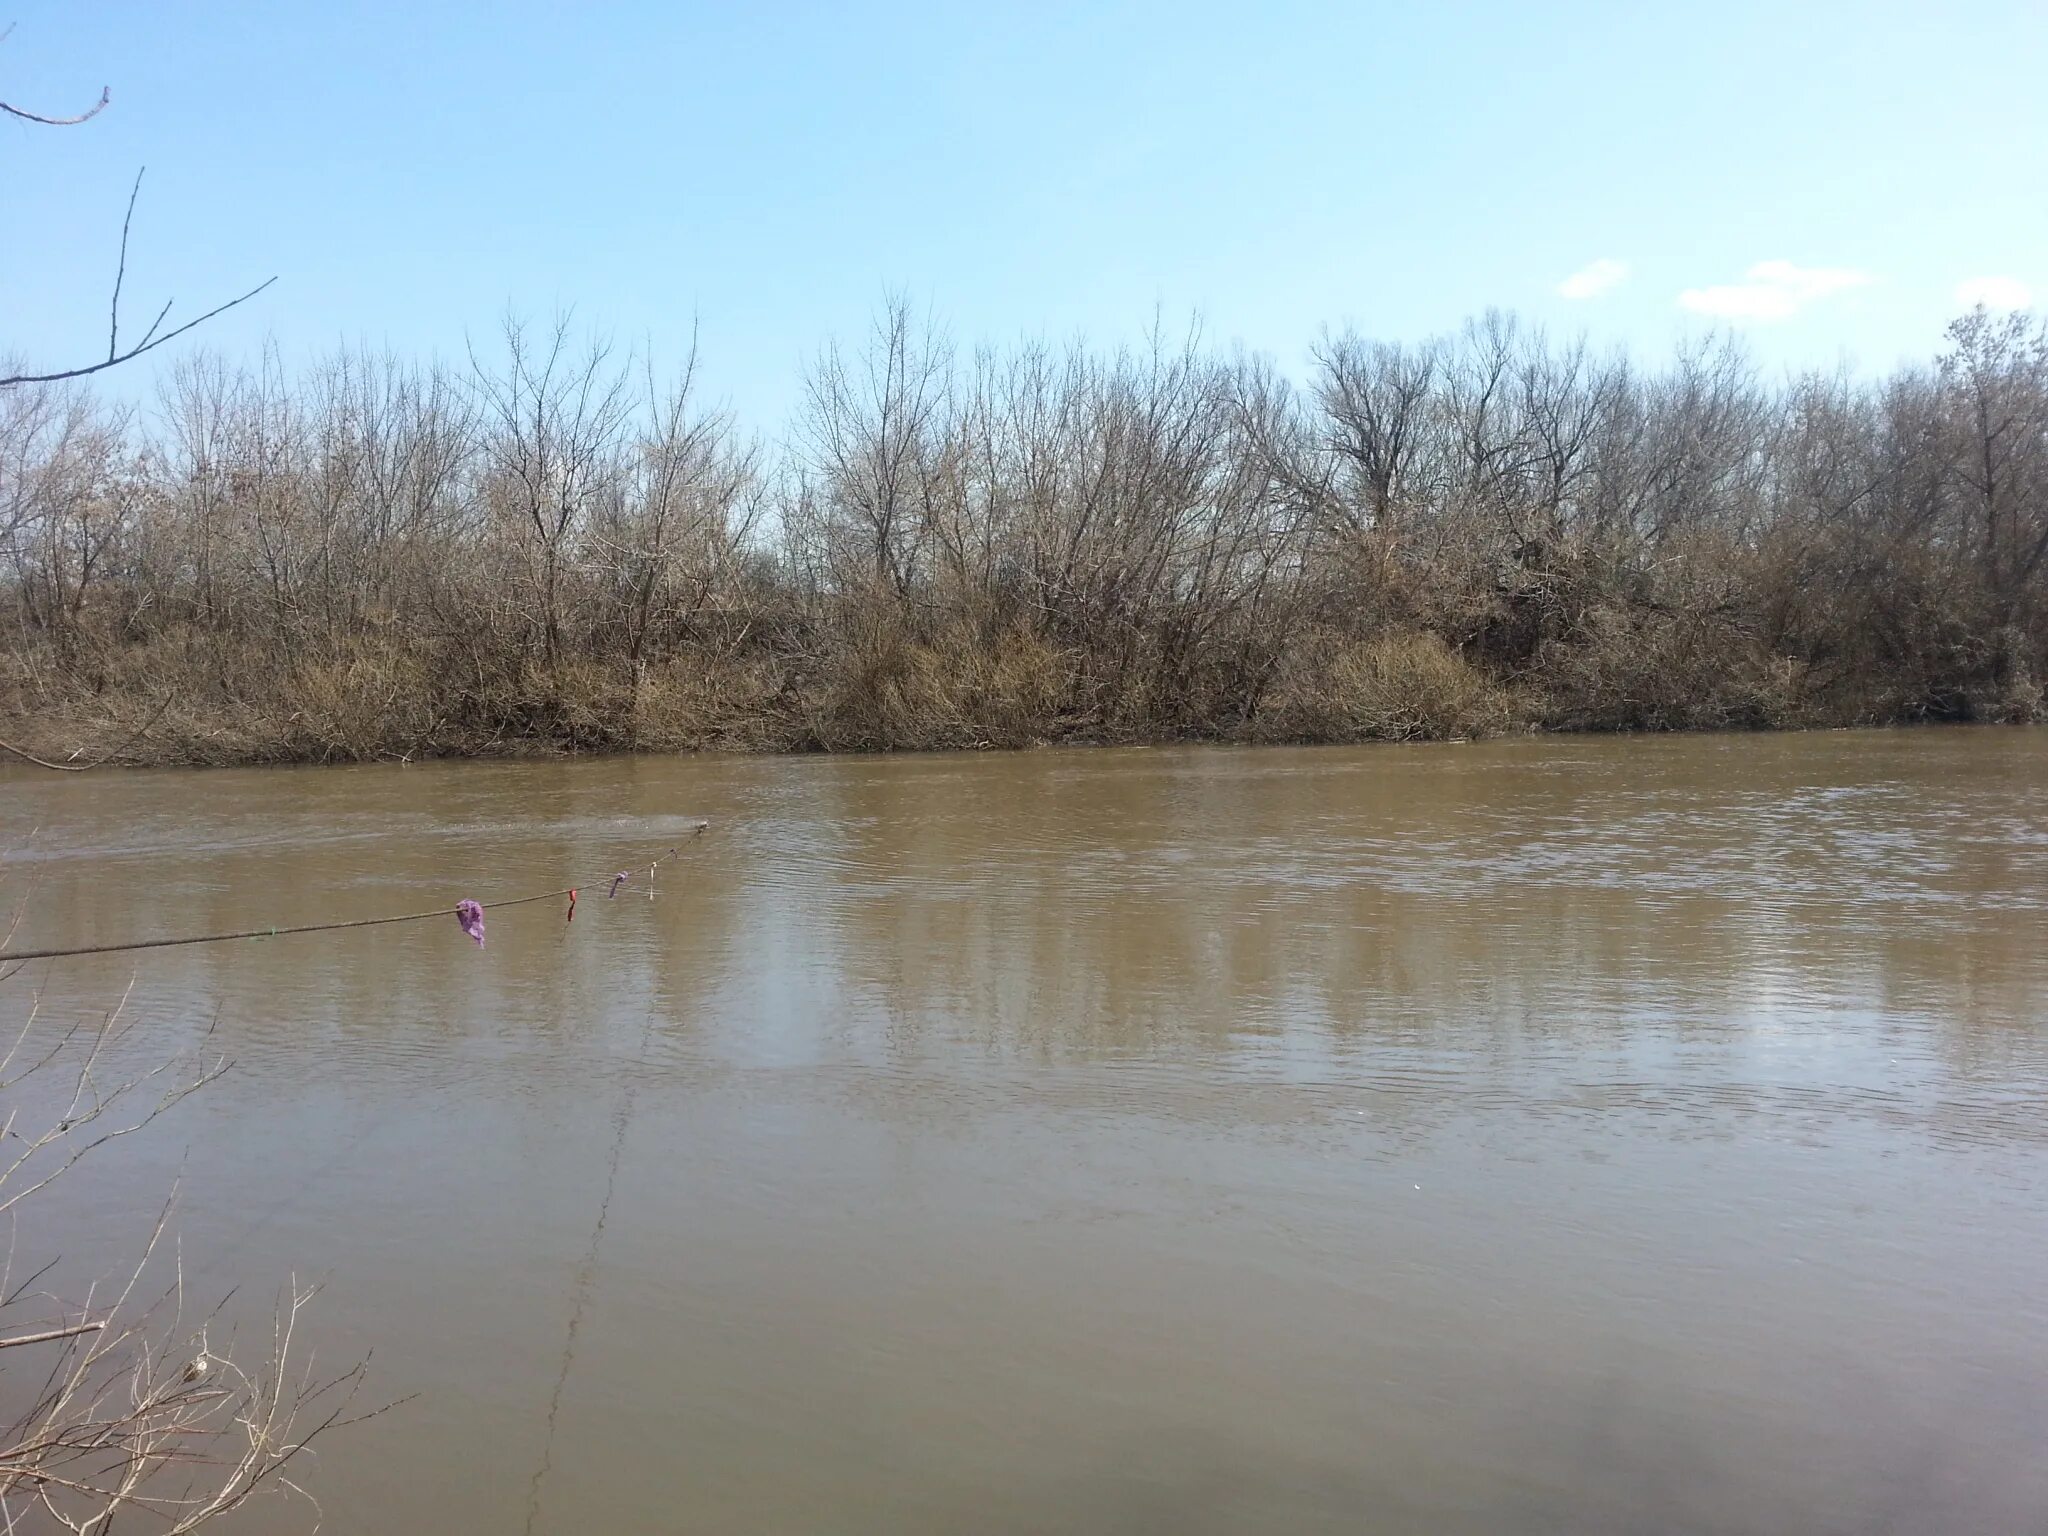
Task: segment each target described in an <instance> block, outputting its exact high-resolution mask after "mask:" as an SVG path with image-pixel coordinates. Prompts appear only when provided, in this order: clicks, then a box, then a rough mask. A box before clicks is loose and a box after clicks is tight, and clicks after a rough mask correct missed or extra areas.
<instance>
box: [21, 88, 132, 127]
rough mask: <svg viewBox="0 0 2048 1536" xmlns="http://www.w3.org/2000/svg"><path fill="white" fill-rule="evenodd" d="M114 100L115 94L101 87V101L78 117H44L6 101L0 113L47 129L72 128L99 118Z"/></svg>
mask: <svg viewBox="0 0 2048 1536" xmlns="http://www.w3.org/2000/svg"><path fill="white" fill-rule="evenodd" d="M113 99H114V93H113V92H112V91H111V90H109V89H108V88H107V87H105V86H101V87H100V99H99V100H98V101H96V102H94V103H93V104H92V105H91V106H90V107H88V108H87V109H86V110H85V111H83V112H81V113H79V114H78V116H76V117H44V116H43V115H42V114H41V113H40V112H30V111H28V110H26V109H25V108H22V107H17V106H14V105H13V104H12V103H9V102H5V101H0V112H5V113H7V114H8V115H9V116H11V117H19V118H22V119H24V120H26V121H28V122H31V123H41V124H42V125H43V126H44V127H45V128H71V127H75V126H76V125H77V124H79V123H82V122H84V121H85V120H86V119H87V118H89V117H98V116H99V115H100V113H101V112H103V111H105V110H106V105H107V103H108V102H110V101H112V100H113Z"/></svg>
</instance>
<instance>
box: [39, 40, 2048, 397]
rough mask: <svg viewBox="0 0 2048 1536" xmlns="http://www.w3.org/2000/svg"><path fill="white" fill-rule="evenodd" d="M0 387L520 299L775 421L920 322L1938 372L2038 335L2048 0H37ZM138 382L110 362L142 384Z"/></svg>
mask: <svg viewBox="0 0 2048 1536" xmlns="http://www.w3.org/2000/svg"><path fill="white" fill-rule="evenodd" d="M10 19H11V20H12V22H13V24H14V28H13V31H12V33H11V34H10V35H9V36H8V37H7V38H6V40H5V41H4V42H0V101H7V102H10V103H13V104H15V105H19V106H23V107H27V108H30V109H31V110H35V111H39V112H43V113H48V114H56V113H65V112H73V111H78V110H81V109H82V108H84V107H86V106H89V105H90V104H91V102H92V101H93V100H94V99H96V98H97V96H98V94H99V91H100V88H101V87H102V86H106V87H109V88H111V90H112V102H111V104H110V105H109V106H108V107H107V109H106V110H105V111H104V112H102V113H100V114H99V115H98V116H97V117H95V118H94V119H93V120H92V121H90V122H89V123H86V124H84V125H81V126H79V127H75V128H44V127H37V126H34V125H31V124H28V123H23V122H19V121H15V120H11V119H0V221H4V222H0V353H7V352H13V353H17V354H20V355H21V356H22V357H23V358H24V359H25V360H27V361H29V362H31V363H33V364H36V365H44V366H47V365H55V364H69V363H73V362H76V361H79V360H83V359H86V358H89V357H91V356H93V355H95V348H97V349H99V354H101V355H103V353H104V348H105V337H106V311H107V299H108V290H109V286H110V279H111V277H112V272H113V266H114V258H115V254H116V250H117V247H118V241H119V234H120V226H121V215H122V210H123V207H124V205H125V203H126V200H127V195H128V190H129V185H130V183H131V181H132V179H133V178H134V176H135V174H136V171H137V170H138V168H140V167H143V166H147V168H148V174H147V177H146V178H145V180H144V182H143V187H142V193H141V199H140V202H139V203H138V205H137V209H136V213H135V232H134V235H133V239H132V242H131V248H130V254H129V267H128V277H127V295H128V298H127V302H126V306H125V309H124V314H125V315H126V317H127V324H128V325H129V326H130V327H131V334H132V332H133V330H134V329H139V328H141V327H142V326H146V324H147V322H148V318H149V316H150V315H151V314H153V313H154V311H155V309H156V307H157V305H159V304H161V303H162V302H163V300H164V299H166V298H172V297H174V298H175V300H176V306H177V307H176V308H175V309H174V310H173V319H174V320H175V319H176V318H177V317H178V316H180V315H190V314H193V313H197V312H198V311H199V310H200V309H203V308H204V307H206V306H207V305H208V304H210V303H212V302H218V301H219V300H220V299H223V298H227V297H231V296H232V295H233V294H235V293H237V292H240V291H241V290H242V289H244V288H246V287H249V286H251V285H253V284H254V283H256V282H259V281H261V280H262V279H264V278H267V277H271V276H273V275H275V276H276V277H277V282H276V284H275V285H274V286H273V287H272V288H270V289H269V290H267V291H266V292H265V293H263V294H262V295H261V296H260V297H259V298H257V299H256V300H253V301H252V302H250V303H249V304H247V305H244V306H243V307H241V308H240V309H238V310H236V311H234V312H233V313H231V314H229V315H226V316H223V317H222V318H221V319H219V320H218V321H215V322H213V323H212V324H210V325H209V326H207V327H206V328H205V330H204V331H203V332H201V333H195V337H194V338H188V339H187V340H186V341H183V342H180V343H176V344H174V346H173V347H172V348H167V349H165V351H164V352H160V353H158V354H156V356H157V358H159V359H161V358H164V357H165V356H166V355H167V354H168V353H172V352H179V353H183V352H188V351H189V349H190V348H191V347H192V346H193V345H194V344H195V342H196V340H197V338H198V337H199V336H203V338H204V343H203V344H204V345H206V346H208V347H211V348H213V349H215V350H218V351H220V352H222V353H224V354H226V355H227V356H229V357H231V358H250V357H254V356H255V355H256V354H257V353H258V352H259V351H260V349H262V348H263V347H264V346H266V345H267V344H268V345H274V346H275V347H276V348H277V349H278V350H279V352H280V353H281V354H282V355H283V356H284V357H285V358H286V359H287V360H302V359H307V358H311V357H313V356H316V355H318V354H320V353H322V352H325V351H329V350H332V349H333V348H335V347H337V346H339V345H343V344H351V345H354V344H363V345H368V346H371V347H375V348H380V349H390V350H392V351H395V352H398V353H401V354H404V355H407V356H414V357H420V358H429V357H441V358H445V359H449V360H455V361H459V360H460V359H461V358H462V357H463V356H464V349H465V346H466V345H467V343H468V341H469V340H470V339H471V338H475V339H477V340H478V341H479V342H480V343H484V342H487V340H488V338H489V337H490V336H491V335H492V334H493V333H494V330H495V328H496V326H497V325H498V323H499V321H500V320H501V318H502V317H503V315H504V314H505V313H506V312H507V310H508V308H509V309H511V310H514V311H516V312H519V313H522V314H526V315H529V316H536V317H542V318H545V317H547V316H549V315H551V314H553V313H555V312H556V311H557V310H560V309H573V312H574V315H575V317H576V319H577V321H578V322H579V323H581V324H585V325H587V326H589V327H591V328H592V329H594V330H597V331H601V332H603V333H604V334H607V335H610V336H613V337H614V338H616V339H617V340H618V341H619V342H621V343H622V344H633V345H636V346H642V347H645V348H647V349H648V350H650V351H651V352H652V354H653V356H654V358H655V360H656V362H657V364H666V363H671V362H673V361H675V360H677V359H679V357H680V355H681V353H682V351H683V350H684V349H685V348H686V347H687V346H688V344H689V340H690V337H691V335H692V332H693V328H694V330H695V332H696V334H697V335H698V337H699V339H700V344H701V349H702V364H701V366H702V378H703V380H704V382H705V384H706V386H707V387H708V388H709V390H710V391H711V393H712V394H713V396H714V397H716V398H718V399H720V400H722V401H724V402H725V403H727V404H729V405H730V406H731V407H732V408H733V410H734V411H735V412H736V414H737V415H738V416H739V417H740V418H741V420H742V421H743V422H746V423H747V424H749V425H750V426H751V427H753V428H754V429H755V430H758V431H761V432H763V433H765V434H769V435H774V434H776V433H778V432H780V431H781V430H782V427H783V424H784V422H785V420H786V418H787V416H788V414H789V412H790V411H791V409H792V408H793V407H794V405H795V403H796V401H797V399H798V397H799V392H800V379H801V375H802V370H803V369H804V367H805V366H806V364H807V362H809V361H810V360H811V359H812V358H814V357H815V355H816V354H817V352H818V350H819V348H820V346H821V345H822V344H823V343H825V342H827V341H828V340H831V339H834V338H837V339H839V340H841V341H845V342H852V341H857V340H858V339H859V338H860V337H861V335H862V334H863V332H864V330H865V328H866V327H867V325H868V323H869V320H870V318H871V317H872V315H873V314H874V312H875V310H876V309H877V307H878V306H879V304H880V303H881V302H882V301H883V299H884V298H885V296H886V295H888V294H890V293H892V292H898V293H902V294H904V295H906V296H907V297H908V298H909V299H910V300H911V301H912V303H913V304H914V305H915V306H916V307H917V308H919V309H920V310H921V311H924V312H925V313H927V314H929V315H930V316H931V317H932V318H934V319H935V320H936V321H937V322H938V323H939V324H940V325H941V326H942V327H943V328H944V329H945V330H946V331H947V332H948V333H949V334H950V335H951V336H952V337H953V338H954V339H955V340H956V341H957V342H958V343H960V344H961V345H962V346H963V347H964V346H969V345H972V344H975V343H978V342H994V343H1004V342H1010V341H1015V340H1019V339H1023V338H1032V339H1043V340H1049V341H1054V342H1065V341H1068V340H1071V339H1074V338H1077V337H1085V338H1087V339H1090V340H1093V341H1097V342H1101V343H1104V344H1107V345H1115V344H1120V343H1125V342H1132V341H1135V340H1138V339H1140V338H1141V337H1142V336H1143V334H1144V333H1145V331H1146V330H1147V328H1148V327H1149V326H1151V325H1152V324H1153V323H1154V322H1155V320H1157V319H1163V320H1164V321H1165V322H1166V323H1167V324H1168V325H1169V327H1170V328H1172V329H1174V330H1176V331H1178V330H1179V329H1180V328H1181V327H1182V326H1184V325H1185V324H1187V323H1188V322H1189V321H1190V319H1191V317H1196V316H1199V318H1200V322H1201V326H1202V331H1203V334H1204V335H1205V336H1206V337H1207V338H1208V339H1209V340H1210V341H1212V342H1213V343H1214V344H1216V345H1218V346H1219V347H1224V348H1230V347H1240V346H1241V347H1244V348H1246V349H1249V350H1252V351H1256V352H1260V353H1264V354H1267V355H1269V356H1271V357H1272V358H1274V359H1275V360H1276V361H1277V362H1278V363H1279V364H1280V365H1281V366H1282V367H1283V368H1284V369H1286V370H1289V371H1299V370H1300V369H1301V367H1302V366H1303V364H1304V362H1305V360H1306V358H1307V354H1308V351H1309V348H1310V347H1311V346H1312V345H1313V343H1314V341H1315V339H1316V337H1317V335H1318V333H1319V332H1320V331H1321V329H1322V328H1324V327H1325V326H1330V327H1341V326H1344V325H1351V326H1353V327H1355V328H1357V329H1358V330H1360V331H1362V332H1365V333H1367V334H1370V335H1372V336H1375V337H1379V338H1384V339H1388V340H1414V339H1420V338H1422V337H1425V336H1429V335H1433V334H1437V333H1441V332H1444V331H1447V330H1451V329H1454V328H1455V327H1457V326H1458V325H1459V324H1461V323H1462V322H1463V321H1464V320H1465V319H1466V318H1468V317H1470V316H1473V315H1475V314H1478V313H1480V312H1482V311H1484V310H1485V309H1487V308H1489V307H1500V308H1504V309H1511V310H1514V311H1517V312H1518V313H1520V314H1521V315H1523V316H1524V317H1526V318H1527V319H1529V320H1531V321H1534V322H1537V323H1540V324H1542V325H1544V326H1546V327H1548V328H1550V329H1552V330H1553V331H1557V332H1564V333H1578V332H1584V333H1585V334H1586V335H1587V336H1588V337H1590V338H1591V339H1592V340H1593V341H1594V342H1595V343H1596V344H1597V345H1600V346H1603V347H1605V346H1614V347H1622V348H1626V349H1628V350H1630V351H1632V352H1634V353H1637V354H1638V355H1641V356H1643V357H1644V358H1645V359H1654V358H1655V357H1657V356H1659V355H1663V354H1665V353H1668V351H1669V350H1670V349H1671V348H1672V347H1673V346H1674V345H1676V344H1677V343H1678V342H1680V341H1681V340H1682V339H1683V338H1685V337H1688V336H1696V335H1698V334H1699V333H1700V332H1701V331H1702V330H1706V329H1709V328H1715V327H1721V328H1728V329H1733V330H1736V331H1738V332H1740V333H1741V334H1742V336H1743V337H1744V338H1745V340H1746V341H1747V342H1748V344H1749V345H1750V346H1751V348H1752V349H1753V351H1754V352H1755V354H1756V356H1757V357H1758V359H1759V361H1760V362H1761V363H1762V364H1764V365H1765V366H1766V367H1767V368H1768V369H1771V370H1776V371H1783V370H1791V369H1802V368H1807V367H1833V366H1838V365H1842V364H1845V363H1846V365H1848V366H1850V367H1852V368H1856V369H1863V370H1880V369H1885V368H1889V367H1891V366H1893V365H1894V364H1896V363H1898V362H1900V361H1901V360H1905V359H1911V360H1914V361H1924V360H1926V359H1928V358H1930V357H1931V356H1932V355H1933V354H1934V353H1935V352H1936V351H1937V350H1938V348H1939V345H1940V340H1941V331H1942V328H1943V326H1944V325H1945V324H1946V322H1947V321H1948V320H1949V319H1951V318H1952V317H1953V316H1954V315H1955V314H1956V313H1958V312H1959V311H1960V310H1961V309H1962V308H1964V307H1966V305H1967V304H1968V303H1969V302H1972V301H1974V300H1976V299H1979V298H1981V299H1984V300H1986V301H1988V302H1991V303H1993V304H1995V305H2000V306H2008V307H2010V306H2021V305H2026V304H2028V303H2030V302H2033V301H2034V299H2035V296H2036V295H2039V296H2040V298H2041V300H2042V301H2044V302H2048V178H2044V177H2043V176H2042V174H2041V167H2042V166H2043V165H2044V164H2048V91H2043V90H2042V89H2041V86H2040V82H2041V81H2042V79H2043V78H2048V4H2043V3H2042V0H2024V3H1992V0H1982V3H1979V0H1952V3H1948V4H1944V5H1941V6H1936V5H1934V4H1931V3H1927V0H1916V3H1913V4H1904V5H1890V4H1883V3H1871V0H1856V3H1848V0H1774V3H1772V4H1768V5H1757V4H1748V3H1716V4H1713V5H1703V4H1693V5H1672V4H1663V3H1649V4H1645V3H1641V0H1637V3H1631V4H1606V3H1601V4H1572V3H1549V4H1545V5H1541V6H1535V5H1528V4H1513V3H1497V4H1455V3H1449V4H1415V3H1407V4H1401V5H1379V4H1373V5H1345V4H1335V3H1328V4H1304V3H1296V0H1262V3H1260V4H1256V5H1252V4H1245V3H1242V0H1236V3H1229V4H1224V3H1219V0H1175V3H1157V4H1155V3H1142V4H1141V3H1096V4H1065V3H1059V0H1047V3H1039V4H1033V5H1017V4H1002V3H990V4H959V3H941V0H915V3H911V0H905V3H895V4H858V3H845V4H836V5H826V4H820V5H812V4H800V3H790V4H780V5H740V4H732V3H726V4H720V5H711V4H696V3H687V4H657V3H653V0H634V3H615V4H602V3H587V4H583V5H579V6H573V7H572V6H568V5H561V4H552V5H540V4H528V3H521V0H497V3H492V4H482V3H455V0H409V3H404V4H398V3H384V0H369V3H348V0H332V3H328V4H323V5H320V6H317V7H316V6H307V5H297V4H279V3H276V0H269V3H262V4H239V3H208V0H191V3H186V4H178V5H169V4H164V3H162V0H153V3H93V0H13V3H12V4H11V5H10V6H8V7H7V8H6V13H5V15H4V16H0V21H5V20H10ZM144 366H145V365H137V366H136V367H135V368H133V369H131V370H127V371H124V372H122V373H120V374H116V375H110V376H109V379H110V381H111V380H116V379H118V380H119V381H120V382H119V383H118V384H113V383H111V382H110V387H111V388H114V389H116V390H124V389H125V390H129V391H146V390H147V389H148V388H149V387H151V386H150V376H149V374H147V373H146V372H144V371H142V370H143V368H144Z"/></svg>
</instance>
